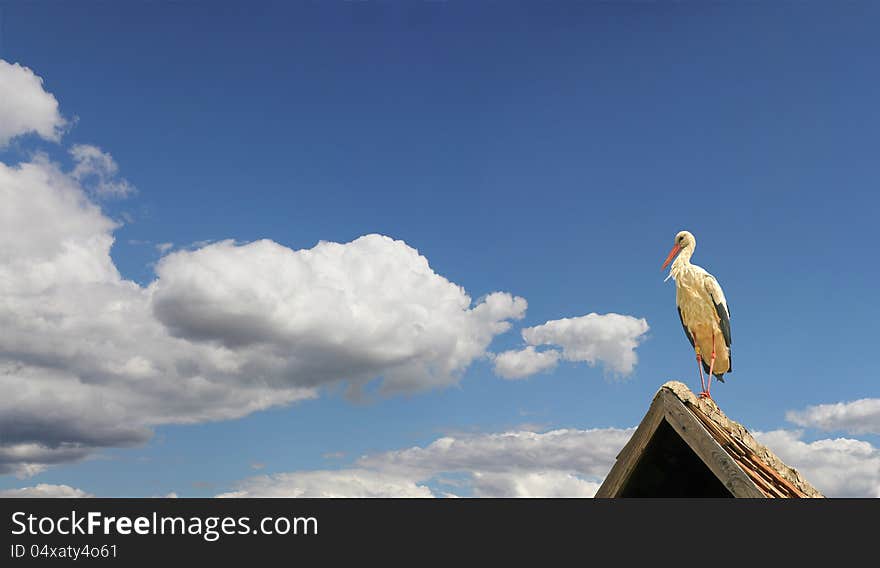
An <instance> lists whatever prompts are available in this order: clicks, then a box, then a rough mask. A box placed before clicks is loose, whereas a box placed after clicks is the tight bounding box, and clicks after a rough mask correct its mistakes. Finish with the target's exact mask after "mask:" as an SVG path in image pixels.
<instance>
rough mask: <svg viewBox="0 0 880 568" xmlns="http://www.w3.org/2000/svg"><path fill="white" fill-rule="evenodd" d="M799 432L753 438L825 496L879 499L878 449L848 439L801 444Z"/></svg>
mask: <svg viewBox="0 0 880 568" xmlns="http://www.w3.org/2000/svg"><path fill="white" fill-rule="evenodd" d="M802 436H803V433H802V432H801V431H791V430H774V431H772V432H764V433H756V435H755V437H756V438H757V439H758V440H759V441H760V442H761V443H762V444H764V445H766V446H767V447H768V448H770V449H771V450H773V452H774V453H775V454H776V455H778V456H779V457H780V458H781V459H782V460H783V461H784V462H785V463H787V464H788V465H790V466H792V467H794V468H796V469H797V470H798V471H800V472H801V473H802V474H803V475H804V477H806V478H807V479H808V480H809V481H810V483H812V484H813V485H814V486H815V487H816V488H817V489H818V490H819V491H821V492H822V493H823V494H824V495H825V496H827V497H880V450H878V449H877V448H875V447H874V446H872V445H871V444H870V443H868V442H865V441H862V440H853V439H851V438H835V439H825V440H816V441H814V442H804V441H803V440H802V439H801V438H802Z"/></svg>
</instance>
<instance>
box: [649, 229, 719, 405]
mask: <svg viewBox="0 0 880 568" xmlns="http://www.w3.org/2000/svg"><path fill="white" fill-rule="evenodd" d="M696 247H697V240H696V239H695V238H694V236H693V235H692V234H690V233H689V232H688V231H681V232H680V233H678V234H677V235H675V244H674V245H673V246H672V250H671V251H669V256H668V257H666V261H665V262H664V263H663V268H662V269H661V270H663V269H665V268H666V266H667V265H668V264H669V263H670V262H671V261H672V259H673V258H675V256H676V255H678V258H676V259H675V262H673V263H672V268H671V269H670V270H669V276H671V277H672V278H673V279H675V303H676V304H677V305H678V317H679V319H680V320H681V325H682V327H684V334H685V335H686V336H687V338H688V341H690V342H691V345H692V346H693V348H694V351H695V352H696V353H697V366H698V367H699V370H700V385H701V386H702V387H703V390H702V391H701V392H700V398H712V397H711V395H710V394H709V388H710V387H711V385H712V375H715V377H716V378H717V379H718V380H719V381H721V382H722V383H723V382H724V373H729V372H731V371H732V370H733V368H732V366H731V362H730V310H729V309H728V307H727V300H726V299H725V298H724V292H723V291H722V290H721V286H720V285H719V284H718V281H717V280H715V277H714V276H712V275H711V274H709V273H708V272H706V271H705V270H704V269H703V268H702V267H700V266H697V265H696V264H691V256H693V254H694V249H695V248H696ZM668 279H669V277H667V280H668ZM716 347H717V348H718V349H717V351H716ZM703 353H711V354H712V355H711V357H710V359H709V364H708V365H707V364H706V361H705V360H703ZM703 369H705V370H706V374H707V378H706V381H704V380H703Z"/></svg>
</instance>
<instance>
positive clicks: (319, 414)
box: [0, 2, 880, 496]
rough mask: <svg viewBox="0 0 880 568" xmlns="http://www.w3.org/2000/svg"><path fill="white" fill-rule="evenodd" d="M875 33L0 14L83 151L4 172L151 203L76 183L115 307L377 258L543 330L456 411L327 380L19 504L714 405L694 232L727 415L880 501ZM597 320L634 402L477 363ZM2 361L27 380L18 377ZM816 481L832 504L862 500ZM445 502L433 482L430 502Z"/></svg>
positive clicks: (428, 12)
mask: <svg viewBox="0 0 880 568" xmlns="http://www.w3.org/2000/svg"><path fill="white" fill-rule="evenodd" d="M877 12H878V9H877V7H876V6H874V5H872V4H869V3H867V2H865V3H858V2H853V3H847V4H846V5H843V6H842V5H840V4H832V3H818V2H817V3H811V4H797V5H795V4H780V5H775V6H770V5H755V4H749V5H739V6H735V5H721V4H711V5H709V4H697V3H684V4H681V3H677V4H674V5H672V4H664V3H650V4H647V3H646V4H626V5H623V4H621V5H614V4H611V3H602V4H598V3H596V4H593V3H577V4H575V3H568V4H560V5H549V6H548V5H545V4H539V3H503V4H502V3H487V2H477V3H397V4H391V3H387V4H375V3H363V4H360V3H359V4H351V3H325V4H322V5H320V6H318V5H304V4H300V5H293V6H290V5H286V4H281V3H277V4H276V3H258V4H256V5H250V4H244V3H240V4H238V3H219V4H216V5H211V6H210V7H209V5H208V4H205V3H174V4H171V3H137V4H136V3H120V4H116V5H111V4H108V3H85V4H82V3H78V4H72V3H57V2H32V3H18V4H6V5H4V6H3V7H2V28H0V30H2V34H0V58H2V59H3V60H5V61H6V62H8V63H10V64H15V63H18V64H20V65H21V66H25V67H27V68H29V69H30V70H31V71H32V73H33V74H35V75H36V76H39V77H40V78H42V81H43V83H42V89H43V90H44V91H45V92H46V93H50V94H51V95H52V96H54V98H55V99H56V100H57V101H58V105H59V107H58V111H59V113H60V115H61V116H62V117H63V119H64V121H65V126H64V128H63V135H62V136H60V137H58V139H57V140H52V139H46V138H47V136H40V135H38V134H34V132H28V131H27V130H26V129H25V130H23V131H22V133H20V134H16V135H15V136H10V139H9V142H8V143H7V144H6V145H5V147H4V148H2V149H0V160H2V162H3V163H4V164H6V165H7V166H9V167H14V166H16V165H17V164H21V163H27V162H30V161H32V160H34V156H36V155H44V156H46V157H47V158H48V160H50V161H51V162H52V163H55V164H57V167H58V168H59V169H60V170H61V171H65V172H73V171H74V169H75V167H76V164H77V163H78V162H77V161H76V157H75V156H74V155H72V154H70V153H69V150H70V148H73V147H75V146H77V145H83V146H88V147H95V148H100V150H101V151H102V152H104V153H106V155H108V156H109V155H112V160H113V161H114V162H115V164H116V165H118V172H114V173H113V176H116V178H118V179H125V180H127V182H128V183H129V184H130V185H131V186H133V187H135V188H137V191H136V192H135V193H133V194H132V195H129V196H127V197H125V198H119V197H107V196H103V197H102V196H100V195H99V194H100V192H97V193H95V192H94V191H93V192H92V193H91V194H90V193H88V188H87V187H86V185H87V184H86V183H85V181H83V180H79V181H82V183H83V188H84V189H83V191H84V195H87V196H89V197H88V199H90V200H91V201H92V202H94V203H95V204H96V205H97V206H99V207H100V209H101V211H102V214H103V215H104V216H105V217H107V218H110V219H114V220H117V221H118V222H119V226H118V228H116V229H115V230H114V231H112V235H113V237H114V238H115V241H114V244H113V246H112V249H111V250H110V254H111V256H112V261H113V263H114V264H115V266H116V267H117V268H118V270H119V272H120V274H121V277H122V278H123V279H125V280H131V281H133V282H135V283H137V284H138V285H139V286H141V287H144V288H146V287H147V286H148V285H150V283H151V282H154V281H156V280H157V273H156V266H157V265H156V263H157V262H158V261H159V260H160V258H161V257H162V256H163V254H175V251H183V252H184V253H189V252H193V251H196V250H198V249H200V248H202V247H204V246H205V244H206V243H207V242H217V241H222V240H224V239H234V240H235V241H236V242H238V243H241V244H245V243H252V242H254V241H258V240H260V239H271V240H272V241H274V242H276V243H278V244H279V245H281V246H283V247H287V248H289V249H292V250H300V249H311V248H312V247H314V246H315V245H316V244H317V243H318V242H319V241H331V242H337V243H349V242H351V241H353V240H355V239H357V238H358V237H361V236H362V235H368V234H372V233H378V234H382V235H387V236H389V237H392V238H393V239H397V240H400V241H403V242H405V243H406V245H408V246H409V247H411V248H413V249H416V250H418V252H419V253H420V254H421V255H424V256H425V257H426V258H427V259H428V262H429V263H430V267H431V269H432V270H433V271H434V272H435V273H436V274H437V275H440V276H442V277H444V278H446V279H448V280H449V281H451V282H453V283H455V284H457V285H460V286H462V287H463V288H464V289H465V290H466V291H467V293H468V295H469V296H470V297H471V298H472V299H473V300H474V301H475V302H478V301H479V300H480V298H482V297H484V296H486V295H487V294H490V293H492V292H496V291H502V292H508V293H509V294H511V295H513V296H518V297H522V298H524V299H525V300H527V302H528V308H527V310H526V311H525V313H524V317H523V318H522V319H515V318H513V319H510V323H511V327H510V330H509V331H507V332H504V333H497V334H495V335H494V337H493V338H492V340H491V343H490V344H489V345H488V346H487V347H486V348H485V349H484V350H483V354H482V355H481V356H475V357H473V359H472V361H470V362H469V363H468V364H467V365H465V366H464V368H463V370H462V371H461V373H460V380H457V381H453V382H452V383H449V384H445V385H444V386H441V387H438V388H433V389H426V390H419V389H416V390H417V391H418V392H406V393H394V394H390V395H387V396H386V395H382V394H381V393H379V392H378V385H379V384H380V381H379V380H375V381H372V382H370V383H368V384H367V387H366V390H367V395H366V397H365V398H364V399H362V400H352V398H351V397H346V396H345V393H344V387H342V386H339V384H338V383H335V382H333V383H331V382H328V383H326V384H322V385H321V386H320V387H319V388H318V391H317V394H316V395H315V397H314V398H310V399H303V400H299V401H297V402H293V403H291V404H289V405H285V404H281V405H278V406H271V407H269V408H266V409H263V410H257V411H254V412H250V413H248V412H244V413H243V414H244V415H243V416H241V417H235V418H224V419H217V420H210V421H206V420H202V419H197V418H193V416H192V415H187V416H188V417H189V421H190V422H193V423H187V424H179V423H174V424H166V423H160V422H158V421H152V422H150V421H149V420H146V419H144V420H145V422H144V424H143V426H144V427H145V428H148V429H149V431H150V432H152V437H151V438H149V439H148V440H140V441H138V442H137V443H133V442H127V443H125V444H113V443H105V442H102V443H101V444H97V445H96V447H95V448H93V449H92V450H90V451H88V452H87V453H86V454H84V455H81V456H78V457H77V458H76V459H71V460H59V461H58V462H57V463H53V464H52V465H50V466H48V467H44V468H40V470H39V472H38V473H36V474H34V475H31V476H30V477H27V476H22V475H21V474H20V473H19V475H14V474H13V473H9V474H7V475H2V476H0V489H13V488H21V487H24V486H31V485H35V484H39V483H45V484H50V485H62V484H63V485H68V486H70V487H74V488H78V489H81V490H82V491H85V492H87V493H90V494H94V495H100V496H139V495H163V494H167V493H169V492H175V493H177V494H178V495H180V496H209V495H215V494H218V493H222V492H228V491H232V490H234V489H236V488H240V487H242V483H244V484H245V485H244V486H246V487H247V481H243V480H247V479H249V478H251V477H252V476H254V475H263V474H287V473H289V472H310V471H327V470H338V469H342V470H347V469H350V468H351V467H352V466H353V464H354V463H355V460H357V459H358V458H359V457H360V456H364V455H367V456H376V455H384V454H383V452H393V451H399V450H402V449H405V448H410V447H414V446H419V447H423V448H424V447H428V446H429V445H430V444H432V442H434V441H436V440H437V439H438V438H440V437H442V436H450V437H452V438H455V439H468V440H480V439H481V438H480V436H488V435H491V434H497V433H503V432H524V431H532V430H533V431H537V432H539V433H541V432H550V431H555V430H558V429H569V430H585V431H586V430H591V429H609V428H610V429H614V428H620V429H625V428H629V427H632V426H634V425H636V424H637V423H638V422H639V420H640V419H641V417H642V415H643V414H644V412H645V411H646V410H647V407H648V404H649V403H650V400H651V397H652V395H653V394H654V392H656V390H657V388H659V386H660V385H661V384H662V383H663V382H665V381H666V380H670V379H677V380H682V381H684V382H686V383H687V384H688V385H689V386H690V387H691V388H692V389H693V390H696V389H697V388H698V385H699V382H698V376H697V374H696V363H695V361H694V359H693V353H692V352H691V349H690V347H689V345H688V343H687V341H686V339H685V337H684V335H683V333H682V331H681V327H680V323H679V321H678V317H677V314H676V312H675V303H674V284H673V282H672V281H669V282H666V283H664V282H663V278H664V277H665V274H664V273H663V272H661V271H660V264H661V263H662V261H663V259H664V258H665V256H666V253H667V252H668V251H669V248H670V247H671V245H672V239H673V236H674V235H675V233H676V232H677V231H679V230H681V229H688V230H690V231H691V232H693V233H694V234H695V235H696V238H697V242H698V244H697V250H696V254H695V256H694V259H693V260H694V262H695V263H697V264H699V265H701V266H703V267H705V268H706V269H707V270H709V271H710V272H712V273H713V274H714V275H715V276H716V277H717V278H718V280H719V281H720V283H721V285H722V286H723V287H724V290H725V293H726V295H727V298H728V302H729V304H730V310H731V315H732V317H731V325H732V330H733V331H732V334H733V342H734V345H733V352H734V372H733V373H732V374H731V375H730V376H729V377H728V381H727V383H726V384H724V385H718V386H716V387H714V389H713V394H714V395H715V397H716V400H717V401H718V403H719V404H720V406H721V407H722V409H724V410H725V411H726V412H727V413H728V415H729V416H731V417H732V418H734V419H736V420H738V421H740V422H742V423H744V424H745V425H747V426H748V427H749V428H750V429H753V430H755V431H759V432H769V431H783V430H784V431H785V432H788V433H791V432H798V433H797V434H792V436H794V437H795V438H797V443H796V441H792V444H793V447H794V446H796V448H799V449H798V450H797V451H801V453H797V451H796V450H790V452H789V453H788V454H786V451H787V448H785V447H780V448H775V447H773V446H771V447H772V448H773V449H774V450H777V451H778V452H779V453H780V455H782V457H783V458H785V459H786V461H788V462H795V463H791V465H795V466H796V467H799V468H801V469H804V468H806V471H807V473H808V475H807V477H808V478H810V475H809V473H810V471H809V467H815V468H819V466H815V465H814V462H816V460H818V459H819V458H816V457H815V455H814V454H812V453H805V452H810V451H813V450H815V451H817V452H818V451H819V450H818V449H817V446H809V444H810V443H811V442H814V441H816V440H829V441H831V442H829V443H832V442H833V441H837V443H844V442H846V443H850V442H852V443H853V444H856V445H858V448H859V449H860V451H862V454H859V455H861V456H862V457H861V458H859V459H862V460H863V461H861V462H859V463H860V464H861V466H864V468H865V471H867V472H868V473H867V474H866V475H867V478H866V479H867V481H866V480H865V479H860V480H859V481H858V483H861V484H862V485H859V489H853V488H852V486H849V485H846V483H845V482H843V481H841V482H840V483H839V484H838V485H834V483H836V482H834V483H833V482H831V481H825V483H826V487H829V488H830V489H831V490H830V491H828V490H826V491H827V492H829V493H834V492H835V491H836V492H839V493H841V494H870V493H871V492H872V491H875V492H878V493H876V495H880V457H878V456H880V454H878V450H877V445H878V443H880V436H878V433H880V424H878V420H880V418H878V417H880V410H877V408H878V407H877V404H878V403H877V399H878V397H880V389H878V387H877V377H876V373H875V372H874V368H873V365H872V362H873V352H874V343H875V337H874V332H875V330H876V329H877V325H876V318H877V316H878V310H877V308H876V303H875V302H874V296H875V294H874V292H875V289H876V285H875V284H874V282H875V281H876V278H877V276H878V270H877V267H876V264H875V263H874V262H873V261H872V260H871V259H872V258H873V257H874V256H875V255H876V253H875V252H874V251H875V249H876V243H877V236H876V229H875V222H876V218H877V212H878V211H880V198H878V197H877V193H876V186H877V182H878V178H880V173H878V170H877V159H876V152H877V150H876V148H877V142H878V137H880V112H878V110H877V108H878V107H877V101H878V100H880V79H878V76H877V73H876V58H877V54H878V53H880V38H878V36H877V34H876V30H875V26H873V24H872V23H873V22H875V21H876V17H877V16H880V14H878V13H877ZM48 138H51V137H48ZM108 175H109V174H108ZM33 221H34V223H35V224H39V223H40V220H38V219H35V220H33ZM161 243H172V244H173V246H172V247H170V248H168V250H166V251H165V252H164V253H163V252H160V251H159V250H158V249H157V245H159V244H161ZM170 270H171V269H170V268H169V271H170ZM169 278H170V277H169ZM163 279H164V278H159V280H160V281H161V280H163ZM169 281H170V280H169ZM8 309H10V310H13V309H14V308H8ZM593 312H595V313H598V314H607V313H617V314H622V315H627V316H631V317H632V318H635V319H641V318H644V320H645V321H646V322H647V324H648V326H649V327H650V329H649V330H648V331H647V332H646V333H644V334H642V335H640V336H639V338H638V347H637V348H636V350H635V352H636V354H637V356H638V363H637V364H636V365H635V366H634V368H633V369H632V372H631V373H628V374H627V373H615V372H613V370H609V366H608V365H607V364H606V363H604V362H603V361H602V360H599V361H597V362H596V364H594V365H590V364H588V363H585V362H573V361H563V362H561V363H559V365H558V366H557V367H556V368H555V369H553V370H550V371H548V372H544V373H538V374H535V375H533V376H530V377H528V378H525V379H522V380H506V379H504V378H501V377H499V376H497V373H495V372H493V365H492V362H491V356H486V355H485V353H500V352H502V351H505V350H519V349H522V348H523V347H524V346H525V343H524V341H523V338H522V337H521V335H520V330H521V329H523V328H527V327H531V326H537V325H540V324H543V323H545V322H548V321H553V320H559V319H562V318H574V317H579V316H584V315H586V314H589V313H593ZM13 315H15V314H13ZM19 315H20V314H19ZM21 317H22V318H25V317H26V316H21ZM190 339H191V338H190ZM542 349H546V348H542ZM12 351H13V350H12V349H11V348H9V347H7V348H6V349H5V350H4V352H5V353H7V355H4V357H5V359H4V361H5V362H7V363H9V362H13V363H14V362H16V361H20V360H23V359H22V356H21V355H15V353H13V352H12ZM71 380H75V379H71ZM78 380H81V381H82V380H85V379H83V377H82V376H80V377H79V379H78ZM860 399H868V403H866V404H868V405H869V407H870V408H871V409H873V410H871V411H870V412H868V414H867V418H865V415H864V413H862V414H860V415H859V416H861V418H860V419H859V420H862V422H859V423H858V424H859V425H858V426H852V425H850V426H849V427H840V426H830V427H820V426H819V423H818V422H816V421H813V422H810V421H805V422H804V423H803V424H800V425H799V424H797V423H795V422H793V421H792V420H791V419H790V417H789V418H786V413H787V412H790V411H804V409H807V408H808V407H814V406H817V405H826V404H832V403H839V402H842V403H849V402H853V401H857V400H860ZM846 408H850V407H846ZM845 411H846V409H844V411H842V412H845ZM0 412H2V410H0ZM127 412H128V410H125V411H124V412H123V413H122V415H121V416H125V415H126V413H127ZM120 419H124V418H120ZM182 420H183V419H180V418H178V420H177V421H178V422H179V421H182ZM778 435H779V436H781V435H782V434H778ZM841 440H843V441H844V442H840V441H841ZM31 441H32V442H33V441H35V442H36V443H42V442H40V440H31ZM768 444H769V442H768ZM798 444H800V445H798ZM859 444H861V445H859ZM121 446H124V447H121ZM804 448H807V449H804ZM841 451H842V450H841ZM502 457H503V456H502ZM499 459H501V458H499ZM854 459H855V458H854ZM798 460H802V462H801V463H797V462H798ZM502 461H503V460H502ZM514 461H515V460H512V462H511V463H513V462H514ZM823 463H824V462H823ZM359 467H360V466H359ZM493 467H495V466H493ZM497 467H498V468H501V467H502V466H501V465H499V466H497ZM597 467H598V466H597ZM828 467H830V466H828ZM475 468H476V466H475ZM517 468H519V469H518V470H517V471H518V472H519V473H522V471H520V470H522V469H523V468H525V466H522V465H520V466H517ZM822 468H825V469H822ZM822 468H819V469H816V473H815V474H814V477H816V478H817V479H821V480H825V479H826V478H828V479H831V480H834V479H835V476H844V477H845V472H842V471H841V472H834V471H831V470H829V469H827V467H826V466H822ZM442 469H443V468H442V467H440V466H438V471H440V470H442ZM465 469H467V468H465ZM525 469H527V468H525ZM875 470H876V471H875ZM10 471H11V470H10ZM444 471H445V470H444ZM468 471H470V470H468ZM474 471H477V470H476V469H474ZM499 471H500V469H499ZM560 472H561V473H563V474H565V475H570V476H574V477H576V478H577V479H581V480H584V479H586V480H588V481H591V482H595V481H597V479H594V478H591V477H590V474H589V472H584V471H583V470H577V469H576V468H572V469H571V470H568V469H565V468H561V469H560ZM871 472H873V474H872V473H871ZM457 474H461V472H458V473H457ZM446 475H447V477H449V476H454V475H456V472H455V471H449V473H448V474H446ZM872 475H873V477H872ZM438 477H442V476H441V475H440V474H437V475H432V476H428V478H429V479H427V480H424V479H423V480H421V481H419V482H418V483H421V484H424V485H427V486H429V487H430V488H431V489H432V491H434V492H435V493H437V492H438V491H439V490H437V487H439V486H438V481H437V478H438ZM594 477H595V476H594ZM598 480H601V479H600V478H599V479H598ZM814 483H815V484H817V485H819V483H818V482H815V481H814ZM520 486H522V484H521V485H520ZM453 487H454V486H453ZM518 487H519V486H518ZM865 487H867V489H865ZM822 488H823V487H821V486H820V489H822ZM458 490H459V491H460V492H461V493H462V494H480V491H481V489H480V487H479V486H475V487H467V486H466V484H465V486H463V487H459V488H458ZM450 491H452V490H450ZM482 491H483V494H488V493H489V491H488V489H485V488H484V489H483V490H482ZM876 495H871V496H876Z"/></svg>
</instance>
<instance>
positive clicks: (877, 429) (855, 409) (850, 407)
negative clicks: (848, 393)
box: [785, 398, 880, 434]
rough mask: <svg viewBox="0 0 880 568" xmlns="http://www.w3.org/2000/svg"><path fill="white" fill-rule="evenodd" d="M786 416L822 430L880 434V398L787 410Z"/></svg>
mask: <svg viewBox="0 0 880 568" xmlns="http://www.w3.org/2000/svg"><path fill="white" fill-rule="evenodd" d="M785 418H786V419H787V420H788V421H790V422H793V423H795V424H797V425H798V426H805V427H810V428H818V429H820V430H839V431H843V432H848V433H850V434H880V398H863V399H860V400H855V401H852V402H838V403H836V404H820V405H817V406H808V407H807V408H806V409H804V410H800V411H794V410H792V411H789V412H787V413H786V415H785Z"/></svg>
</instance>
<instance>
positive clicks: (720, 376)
mask: <svg viewBox="0 0 880 568" xmlns="http://www.w3.org/2000/svg"><path fill="white" fill-rule="evenodd" d="M715 378H716V379H718V380H719V381H721V382H722V383H723V382H724V373H720V374H717V375H715Z"/></svg>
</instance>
